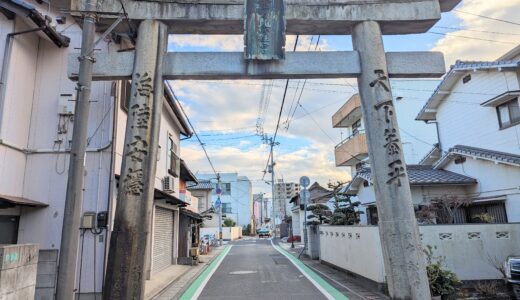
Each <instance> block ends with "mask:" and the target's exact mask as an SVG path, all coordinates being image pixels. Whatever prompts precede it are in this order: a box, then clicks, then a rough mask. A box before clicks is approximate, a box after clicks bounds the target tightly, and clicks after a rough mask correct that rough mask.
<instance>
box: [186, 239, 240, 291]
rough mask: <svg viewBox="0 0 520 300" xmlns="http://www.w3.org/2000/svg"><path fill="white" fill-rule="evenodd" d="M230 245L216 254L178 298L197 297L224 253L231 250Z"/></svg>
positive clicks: (223, 256)
mask: <svg viewBox="0 0 520 300" xmlns="http://www.w3.org/2000/svg"><path fill="white" fill-rule="evenodd" d="M231 247H233V246H232V245H228V246H226V247H225V248H224V250H222V253H220V254H219V255H218V257H217V258H216V259H215V260H214V261H213V262H212V263H211V264H210V265H209V267H208V268H207V269H206V270H204V272H202V274H200V276H199V277H197V279H195V281H194V282H193V283H192V284H191V285H190V287H189V288H188V289H187V290H186V292H184V294H182V296H181V297H180V298H179V299H180V300H195V299H198V298H199V296H200V294H201V293H202V290H203V289H204V287H205V286H206V284H207V283H208V281H209V280H210V279H211V276H213V274H214V273H215V271H216V270H217V269H218V267H219V266H220V264H221V263H222V261H223V260H224V258H225V257H226V255H227V254H228V253H229V251H231Z"/></svg>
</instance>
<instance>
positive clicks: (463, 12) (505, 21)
mask: <svg viewBox="0 0 520 300" xmlns="http://www.w3.org/2000/svg"><path fill="white" fill-rule="evenodd" d="M453 11H456V12H458V13H461V14H466V15H471V16H475V17H479V18H483V19H488V20H493V21H497V22H502V23H507V24H513V25H520V23H516V22H513V21H509V20H503V19H498V18H493V17H488V16H484V15H479V14H475V13H471V12H467V11H463V10H460V9H454V10H453Z"/></svg>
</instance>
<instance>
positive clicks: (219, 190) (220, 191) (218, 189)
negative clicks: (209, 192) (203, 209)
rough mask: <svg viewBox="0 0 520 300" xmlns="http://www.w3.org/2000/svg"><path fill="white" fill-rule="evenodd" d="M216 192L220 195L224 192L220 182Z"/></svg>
mask: <svg viewBox="0 0 520 300" xmlns="http://www.w3.org/2000/svg"><path fill="white" fill-rule="evenodd" d="M215 193H216V194H217V195H218V196H220V195H221V194H222V188H221V187H220V184H217V189H216V190H215Z"/></svg>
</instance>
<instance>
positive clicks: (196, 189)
mask: <svg viewBox="0 0 520 300" xmlns="http://www.w3.org/2000/svg"><path fill="white" fill-rule="evenodd" d="M186 189H187V190H188V191H190V192H191V195H192V196H193V197H196V198H197V199H198V204H199V205H198V209H199V213H202V212H205V211H207V210H208V209H210V208H211V206H212V205H213V202H212V197H211V191H212V190H213V185H212V184H211V181H209V180H202V179H201V180H199V182H198V183H195V182H188V183H187V186H186Z"/></svg>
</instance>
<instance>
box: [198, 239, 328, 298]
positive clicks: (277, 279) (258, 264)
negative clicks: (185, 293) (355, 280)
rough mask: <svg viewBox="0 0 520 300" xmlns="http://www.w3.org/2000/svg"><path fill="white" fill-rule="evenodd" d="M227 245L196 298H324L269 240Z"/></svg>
mask: <svg viewBox="0 0 520 300" xmlns="http://www.w3.org/2000/svg"><path fill="white" fill-rule="evenodd" d="M231 244H232V245H233V247H232V248H231V251H230V252H229V253H228V254H227V256H226V257H225V258H224V260H223V261H222V263H221V264H220V266H219V267H218V268H217V269H216V271H215V273H214V274H213V276H211V278H210V279H209V281H208V282H207V284H206V285H205V287H204V288H203V290H202V292H201V294H200V296H199V298H198V299H204V300H205V299H208V300H209V299H212V300H218V299H247V300H254V299H280V300H282V299H299V300H305V299H309V300H311V299H312V300H319V299H327V298H326V297H325V296H324V295H323V294H322V293H321V292H320V291H319V290H318V289H317V288H316V287H315V286H314V285H313V284H312V283H311V282H310V281H309V280H308V279H307V278H306V277H305V276H304V275H303V274H302V273H301V272H300V271H299V270H298V268H296V267H295V266H294V265H293V264H292V263H291V261H289V259H287V258H286V257H285V256H284V255H283V254H282V253H280V252H278V251H277V250H276V249H275V248H274V247H273V246H272V245H271V242H270V240H267V239H250V240H242V241H238V242H234V243H231Z"/></svg>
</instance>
